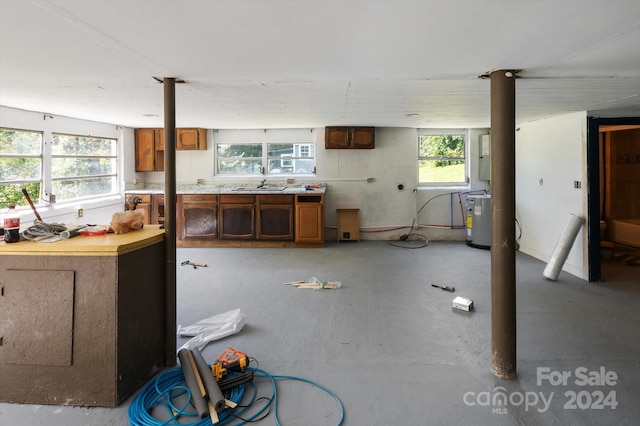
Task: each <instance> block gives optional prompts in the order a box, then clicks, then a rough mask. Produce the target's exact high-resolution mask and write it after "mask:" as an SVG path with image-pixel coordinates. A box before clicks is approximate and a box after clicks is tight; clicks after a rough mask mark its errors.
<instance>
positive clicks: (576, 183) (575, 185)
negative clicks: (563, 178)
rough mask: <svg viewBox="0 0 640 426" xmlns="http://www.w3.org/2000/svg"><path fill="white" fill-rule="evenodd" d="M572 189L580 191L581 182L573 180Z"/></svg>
mask: <svg viewBox="0 0 640 426" xmlns="http://www.w3.org/2000/svg"><path fill="white" fill-rule="evenodd" d="M573 187H574V188H575V189H580V188H582V182H580V181H579V180H574V181H573Z"/></svg>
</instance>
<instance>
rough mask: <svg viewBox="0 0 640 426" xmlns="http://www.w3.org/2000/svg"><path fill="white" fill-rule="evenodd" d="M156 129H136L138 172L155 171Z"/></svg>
mask: <svg viewBox="0 0 640 426" xmlns="http://www.w3.org/2000/svg"><path fill="white" fill-rule="evenodd" d="M155 131H156V129H136V130H135V146H136V148H135V149H136V172H153V171H155V165H156V164H155V158H156V157H155V155H156V148H155V140H156V132H155Z"/></svg>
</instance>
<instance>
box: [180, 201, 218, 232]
mask: <svg viewBox="0 0 640 426" xmlns="http://www.w3.org/2000/svg"><path fill="white" fill-rule="evenodd" d="M177 199H178V208H177V215H176V231H177V232H176V237H177V239H178V240H214V239H217V238H218V195H216V194H179V195H178V196H177Z"/></svg>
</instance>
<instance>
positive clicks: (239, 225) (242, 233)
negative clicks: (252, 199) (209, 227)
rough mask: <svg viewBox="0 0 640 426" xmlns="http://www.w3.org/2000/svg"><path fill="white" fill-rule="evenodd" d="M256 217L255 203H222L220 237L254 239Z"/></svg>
mask: <svg viewBox="0 0 640 426" xmlns="http://www.w3.org/2000/svg"><path fill="white" fill-rule="evenodd" d="M254 218H255V204H220V239H223V240H238V239H239V240H251V239H254V238H255V236H256V232H255V221H254Z"/></svg>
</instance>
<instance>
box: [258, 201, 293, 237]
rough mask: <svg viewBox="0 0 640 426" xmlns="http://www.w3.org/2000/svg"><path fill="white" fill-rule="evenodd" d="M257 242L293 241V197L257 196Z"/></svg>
mask: <svg viewBox="0 0 640 426" xmlns="http://www.w3.org/2000/svg"><path fill="white" fill-rule="evenodd" d="M257 208H258V221H257V226H256V228H257V235H256V238H257V239H259V240H289V241H291V240H293V195H284V194H282V195H280V194H277V195H258V196H257Z"/></svg>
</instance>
